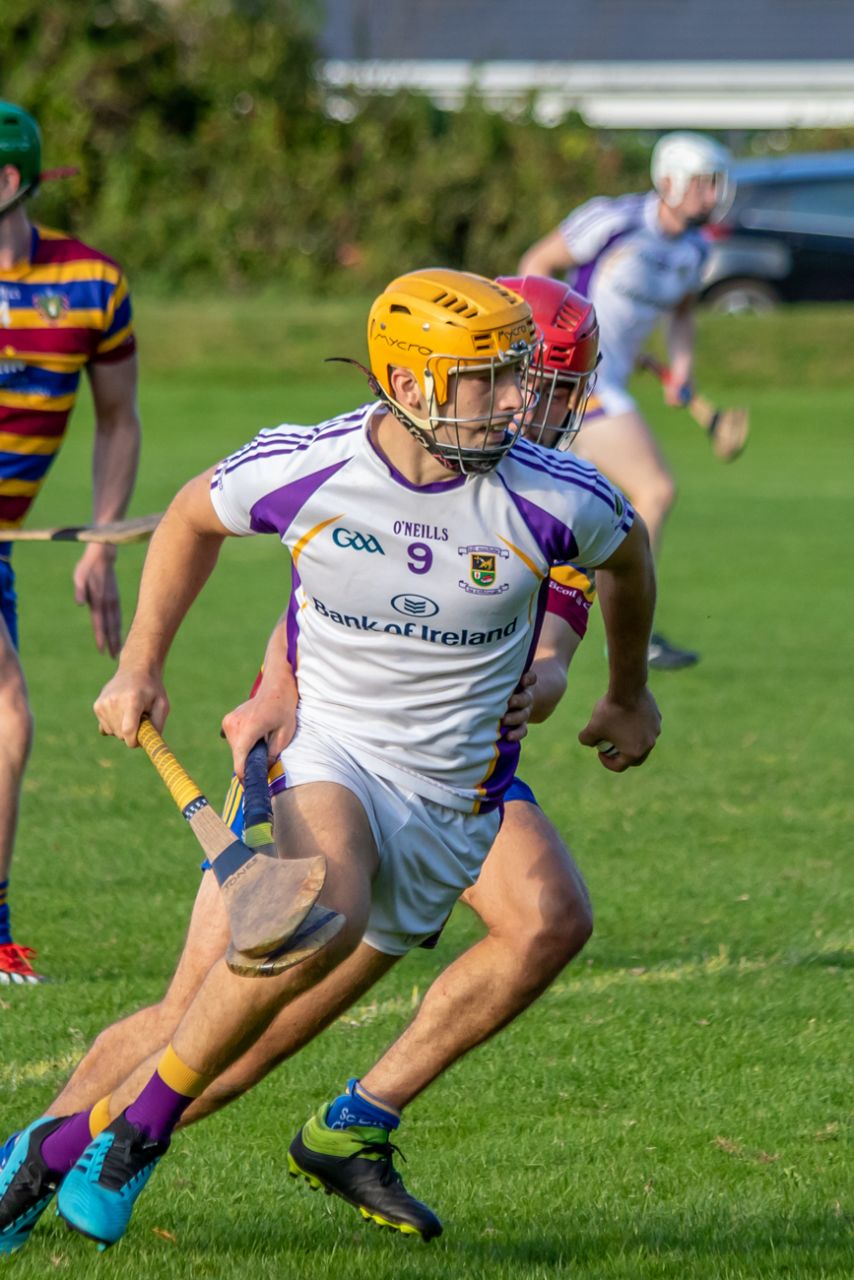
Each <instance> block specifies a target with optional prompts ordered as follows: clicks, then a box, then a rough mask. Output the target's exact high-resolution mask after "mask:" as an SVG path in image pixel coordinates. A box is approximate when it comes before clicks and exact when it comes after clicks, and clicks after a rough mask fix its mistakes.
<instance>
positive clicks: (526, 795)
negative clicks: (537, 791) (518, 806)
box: [504, 778, 540, 809]
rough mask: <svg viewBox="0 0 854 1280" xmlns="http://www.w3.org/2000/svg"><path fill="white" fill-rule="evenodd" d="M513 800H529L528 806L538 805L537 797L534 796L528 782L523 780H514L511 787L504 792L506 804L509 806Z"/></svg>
mask: <svg viewBox="0 0 854 1280" xmlns="http://www.w3.org/2000/svg"><path fill="white" fill-rule="evenodd" d="M511 800H527V802H528V804H536V805H537V808H538V809H539V807H540V806H539V805H538V804H537V797H536V796H535V795H534V793H533V791H532V790H531V788H530V787H529V786H528V784H527V782H523V781H522V779H521V778H514V779H513V781H512V782H511V783H510V786H509V787H508V788H507V790H506V791H505V792H504V803H505V804H509V803H510V801H511Z"/></svg>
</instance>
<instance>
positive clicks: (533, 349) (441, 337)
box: [368, 268, 540, 475]
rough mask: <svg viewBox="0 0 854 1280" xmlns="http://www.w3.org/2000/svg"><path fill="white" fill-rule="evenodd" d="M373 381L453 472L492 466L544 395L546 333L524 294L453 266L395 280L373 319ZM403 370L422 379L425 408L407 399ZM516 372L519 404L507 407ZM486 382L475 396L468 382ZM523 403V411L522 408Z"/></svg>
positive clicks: (376, 306) (370, 339) (465, 472)
mask: <svg viewBox="0 0 854 1280" xmlns="http://www.w3.org/2000/svg"><path fill="white" fill-rule="evenodd" d="M368 348H369V351H370V357H371V371H372V375H373V379H374V381H375V383H376V384H378V386H379V390H380V394H381V397H382V399H383V400H384V401H385V402H386V404H387V405H388V407H389V409H390V410H391V412H392V413H393V414H394V415H395V417H396V418H398V420H399V421H400V422H402V423H403V425H404V426H405V427H406V428H407V430H408V431H410V432H411V434H412V435H413V436H414V438H415V439H416V440H417V441H418V443H419V444H421V445H422V446H423V447H424V448H425V449H426V450H427V451H428V452H429V453H430V455H431V456H432V457H434V458H436V459H437V460H438V461H439V462H441V463H442V465H443V466H445V467H447V468H448V470H449V471H452V472H454V473H456V474H462V475H479V474H483V473H484V472H487V471H491V470H492V469H493V467H495V466H497V465H498V463H499V462H500V461H501V459H502V458H503V457H504V455H505V454H506V453H507V452H508V451H509V450H510V449H511V448H512V447H513V444H514V443H515V441H516V439H517V438H518V436H519V433H520V431H521V430H522V427H523V425H524V418H525V415H526V413H527V412H528V411H529V409H530V408H531V407H532V405H533V404H534V403H535V401H536V391H535V385H536V378H537V372H538V366H537V364H536V361H537V356H538V353H539V350H540V338H539V334H538V333H537V330H536V328H535V326H534V323H533V320H532V319H531V309H530V307H529V305H528V304H527V302H525V301H524V300H523V299H522V298H520V297H519V295H518V294H517V293H514V292H511V291H510V290H509V289H507V288H504V287H502V286H500V285H498V284H496V283H495V281H492V280H487V279H485V278H484V277H482V276H476V275H471V274H469V273H468V272H464V271H451V270H448V269H445V268H429V269H427V270H424V271H413V272H410V274H409V275H406V276H401V277H399V278H398V279H397V280H394V281H392V283H391V284H390V285H389V286H388V288H387V289H386V290H385V292H384V293H382V294H381V295H380V297H379V298H377V299H376V301H375V303H374V305H373V307H372V308H371V314H370V316H369V319H368ZM396 368H403V369H406V370H407V371H408V372H410V373H411V374H412V376H413V377H414V378H415V379H416V381H417V383H418V386H419V388H420V390H421V392H422V396H423V399H424V402H425V403H424V410H423V411H422V412H419V411H418V410H414V409H413V408H412V406H411V405H404V404H402V403H401V402H400V401H399V400H398V399H397V396H396V393H395V390H394V386H393V380H392V379H393V373H394V370H395V369H396ZM508 371H512V372H513V373H514V374H515V376H516V378H517V385H518V389H519V397H520V398H519V400H517V403H516V404H515V405H514V406H513V407H512V408H502V407H500V405H499V387H498V382H499V379H500V378H501V377H502V375H503V374H505V373H507V372H508ZM475 377H476V378H478V379H480V380H482V384H481V387H480V388H479V390H480V392H481V393H482V394H480V395H474V396H473V395H472V394H470V393H469V392H468V391H467V390H466V388H467V386H470V385H471V384H470V383H469V382H468V380H469V379H473V378H475ZM520 406H521V407H520Z"/></svg>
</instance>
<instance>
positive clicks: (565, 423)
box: [496, 276, 599, 449]
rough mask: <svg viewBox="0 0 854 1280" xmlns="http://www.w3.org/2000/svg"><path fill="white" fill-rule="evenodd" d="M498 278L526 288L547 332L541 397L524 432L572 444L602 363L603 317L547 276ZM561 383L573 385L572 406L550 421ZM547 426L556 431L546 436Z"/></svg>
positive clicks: (553, 442) (522, 291)
mask: <svg viewBox="0 0 854 1280" xmlns="http://www.w3.org/2000/svg"><path fill="white" fill-rule="evenodd" d="M496 283H497V284H500V285H503V286H504V287H505V288H507V289H512V290H513V291H514V293H518V294H521V296H522V297H523V298H524V299H525V301H526V302H527V303H528V305H529V306H530V308H531V311H532V313H533V316H534V324H535V325H536V326H537V328H538V329H539V331H540V333H541V334H542V338H543V345H542V357H541V359H542V386H541V390H540V400H539V404H538V406H537V408H536V409H535V410H534V414H533V416H532V417H529V419H528V422H527V424H526V428H525V434H526V436H528V438H529V439H532V440H534V441H536V442H537V443H538V444H539V443H548V444H551V445H553V446H556V447H557V448H559V449H568V448H569V446H570V444H571V443H572V440H573V438H574V436H575V435H576V434H577V432H578V428H579V427H580V426H581V420H582V418H583V417H584V410H585V408H586V406H587V397H588V396H589V395H590V392H591V390H592V388H593V383H594V381H595V375H596V366H597V365H598V363H599V322H598V320H597V319H596V312H595V310H594V308H593V304H592V302H590V301H589V300H588V299H587V298H585V297H583V295H582V294H580V293H577V292H576V291H575V289H571V288H570V286H569V285H568V284H565V283H564V282H563V281H562V280H554V279H552V278H550V277H548V276H524V277H522V276H499V277H498V279H497V281H496ZM559 387H562V388H564V389H566V388H569V389H570V394H569V398H568V401H567V411H566V414H565V416H564V418H563V420H562V421H559V422H557V423H554V422H548V421H547V419H548V418H549V414H550V410H551V408H552V404H553V402H554V399H555V394H556V392H557V390H558V388H559ZM552 417H554V414H552ZM546 431H549V432H550V433H551V435H550V436H546V438H545V439H543V437H544V435H545V433H546Z"/></svg>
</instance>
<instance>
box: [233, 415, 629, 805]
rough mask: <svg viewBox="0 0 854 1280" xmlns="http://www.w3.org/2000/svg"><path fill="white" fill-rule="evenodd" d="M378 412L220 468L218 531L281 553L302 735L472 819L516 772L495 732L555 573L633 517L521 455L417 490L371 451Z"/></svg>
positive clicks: (611, 543) (552, 459) (265, 442)
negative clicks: (267, 539)
mask: <svg viewBox="0 0 854 1280" xmlns="http://www.w3.org/2000/svg"><path fill="white" fill-rule="evenodd" d="M378 411H379V412H381V411H382V406H381V405H379V404H373V405H366V406H364V407H362V408H361V409H358V410H356V411H355V412H353V413H348V414H344V415H342V416H341V417H338V418H333V419H331V420H330V421H328V422H324V423H321V424H320V426H312V427H305V426H280V427H276V428H274V429H272V430H267V431H262V432H261V433H260V434H259V435H258V436H257V437H256V438H255V439H254V440H253V441H251V442H250V443H249V444H247V445H246V446H245V447H244V448H242V449H240V450H238V451H237V452H236V453H234V454H232V455H231V457H229V458H226V459H225V461H224V462H222V463H220V465H219V467H218V468H217V470H216V473H215V475H214V477H213V481H212V484H211V498H212V501H213V505H214V509H215V510H216V513H217V515H218V516H219V518H220V520H221V521H222V522H223V524H224V525H225V526H226V527H227V528H228V529H230V530H232V531H233V532H234V533H236V534H241V535H242V534H251V533H271V534H275V535H276V536H277V537H279V538H280V539H281V541H282V542H283V543H284V544H285V546H286V547H287V548H288V550H289V551H290V553H291V561H292V574H291V579H292V580H291V597H290V604H289V609H288V622H287V634H288V656H289V658H290V661H291V665H292V666H293V668H294V669H295V671H296V673H297V681H298V686H299V696H300V704H299V717H300V724H306V725H311V726H317V727H319V728H321V729H323V730H325V731H326V732H328V733H331V734H332V735H334V737H335V739H336V740H338V741H340V742H341V743H342V744H343V745H344V746H345V747H346V748H347V750H348V751H350V752H351V754H352V755H353V756H354V757H355V758H356V759H357V760H359V761H360V762H362V763H363V764H364V765H365V767H366V768H369V769H371V770H372V771H373V772H375V773H377V774H379V775H380V776H381V777H384V778H387V779H389V780H390V781H393V782H395V783H397V784H398V785H401V786H405V787H408V788H409V789H410V790H411V791H414V792H415V793H416V794H418V795H421V796H426V797H428V798H430V799H433V800H436V801H438V802H439V803H441V804H445V805H448V806H450V807H451V808H455V809H460V810H462V811H464V812H469V813H471V812H479V811H485V809H486V808H487V807H489V808H492V807H494V806H495V804H496V803H498V802H500V800H501V797H502V796H503V794H504V791H505V789H506V788H507V786H508V785H509V783H510V781H511V780H512V777H513V774H514V772H515V769H516V761H517V759H518V754H519V748H518V744H514V743H510V742H507V741H506V739H505V736H504V734H503V732H502V729H501V724H500V722H501V719H502V717H503V715H504V713H505V711H506V709H507V701H508V699H509V697H510V695H511V694H512V693H513V691H514V689H515V688H516V686H517V684H518V682H519V679H520V677H521V676H522V674H523V672H524V671H525V669H526V668H527V666H528V665H529V663H530V661H531V658H532V656H533V650H534V647H535V643H536V637H537V634H538V631H539V624H540V622H541V619H542V615H543V612H544V610H545V602H546V596H547V584H548V574H549V568H550V566H551V565H553V564H566V563H570V562H575V563H581V564H584V565H589V566H590V567H594V566H596V565H598V564H601V563H602V561H603V560H606V559H607V558H608V557H609V556H610V555H611V554H612V552H613V551H614V550H615V549H616V548H617V546H618V545H619V544H620V543H621V542H622V540H623V538H624V537H625V536H626V534H627V532H628V530H629V528H630V527H631V523H632V520H633V518H634V515H633V512H632V510H631V508H630V507H629V506H628V504H627V503H626V502H625V499H623V497H622V496H621V495H620V494H619V493H618V492H617V491H616V490H615V489H614V488H613V487H612V485H611V484H610V483H609V482H608V481H607V480H605V479H604V477H602V476H601V475H600V474H599V473H598V472H597V471H596V470H595V468H594V467H592V466H591V465H590V464H589V463H586V462H583V461H581V460H580V459H575V458H572V457H571V456H569V455H567V454H565V453H553V452H550V451H548V450H545V449H541V448H540V447H539V446H537V445H533V444H529V443H528V442H527V441H525V440H519V441H518V442H517V443H516V445H515V446H514V448H513V449H512V451H511V452H510V453H509V454H508V455H507V456H506V457H505V458H504V459H503V460H502V461H501V463H500V464H499V466H498V467H496V468H495V470H493V471H491V472H489V473H488V474H487V475H483V476H457V477H454V478H451V479H449V480H446V481H441V482H439V483H435V484H428V485H425V486H422V487H416V486H413V485H412V484H410V483H409V482H408V481H407V480H406V479H405V478H404V477H403V476H402V475H400V474H399V473H398V472H396V471H395V470H394V469H393V468H392V467H391V466H390V464H389V463H388V462H387V461H386V460H385V459H384V457H383V456H382V455H381V454H380V453H379V452H378V451H377V450H376V448H375V446H374V444H373V442H372V440H371V437H370V433H369V430H368V427H369V422H370V419H371V417H372V415H373V414H374V413H376V412H378ZM541 588H544V589H542V590H541Z"/></svg>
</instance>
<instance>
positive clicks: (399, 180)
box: [0, 0, 854, 289]
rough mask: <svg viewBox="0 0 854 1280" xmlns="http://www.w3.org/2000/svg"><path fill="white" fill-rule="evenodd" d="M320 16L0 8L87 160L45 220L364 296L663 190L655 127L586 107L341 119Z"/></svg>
mask: <svg viewBox="0 0 854 1280" xmlns="http://www.w3.org/2000/svg"><path fill="white" fill-rule="evenodd" d="M320 21H321V5H320V0H317V2H315V0H168V2H167V0H163V2H157V0H51V3H50V4H49V5H45V4H44V3H43V0H3V5H2V7H1V8H0V93H2V96H4V97H6V98H9V99H12V100H13V101H17V102H20V103H22V104H23V105H25V106H26V107H27V108H28V109H29V110H31V111H33V113H34V114H35V115H36V116H37V118H38V119H39V121H40V123H41V125H42V128H43V132H44V135H45V157H44V159H45V165H46V166H51V167H52V166H54V165H59V164H77V165H79V166H80V169H81V173H80V176H79V177H77V178H74V179H72V180H70V181H66V182H61V183H52V184H49V185H46V186H45V188H44V189H43V191H42V193H41V194H40V195H39V197H38V199H37V202H36V203H35V204H34V205H33V212H34V216H35V217H36V218H38V219H40V220H42V221H44V222H46V223H48V224H49V225H56V226H64V227H69V228H71V229H73V230H75V231H76V232H77V233H78V234H81V235H83V236H84V237H86V238H87V239H89V240H91V241H93V242H94V243H96V244H97V245H98V246H99V247H102V248H104V249H106V250H107V251H109V252H111V253H113V254H115V255H116V256H117V257H119V258H120V259H121V261H122V263H123V264H124V265H125V267H126V269H127V270H128V272H129V273H130V275H131V276H132V277H133V279H134V282H135V283H139V282H140V281H141V280H144V281H145V282H146V284H147V285H155V286H157V287H160V288H177V287H179V286H180V287H182V288H186V287H187V286H192V287H199V286H204V287H209V286H215V287H217V288H222V287H226V288H235V287H244V286H252V287H258V286H261V285H264V284H267V283H269V282H271V281H276V282H277V283H279V282H286V283H291V284H303V285H310V286H312V287H314V288H316V287H318V286H321V287H322V286H323V285H326V284H329V283H331V282H333V281H334V283H335V287H336V288H340V287H341V286H342V284H343V285H345V286H347V287H352V288H356V289H358V288H363V287H373V286H374V285H377V284H379V283H382V282H383V281H384V280H387V279H388V278H389V276H390V275H393V274H394V273H395V272H397V271H400V270H403V269H406V268H408V267H409V266H412V265H415V264H419V263H420V264H423V263H427V262H442V263H444V264H447V265H452V266H466V267H468V268H470V269H472V270H476V271H483V272H486V273H487V274H491V273H497V272H500V271H508V270H512V269H513V268H514V267H515V264H516V262H517V260H518V257H519V255H520V253H521V252H522V250H523V249H524V248H525V247H526V246H527V245H528V244H529V243H530V242H531V241H532V240H533V239H535V238H536V237H537V236H539V235H541V234H542V233H544V232H545V231H547V230H549V229H550V228H551V227H552V226H554V225H555V224H556V223H557V221H558V220H559V219H560V218H561V217H562V216H563V215H564V214H565V213H566V212H567V211H568V210H569V209H571V208H572V207H573V206H574V205H576V204H579V203H580V202H581V201H583V200H585V199H586V198H588V197H589V196H591V195H593V194H594V193H600V194H615V193H618V192H622V191H630V190H638V189H643V188H644V186H645V185H646V177H647V163H648V154H649V146H650V143H651V142H652V141H653V139H654V135H650V134H646V135H643V134H636V133H632V132H630V131H622V132H617V133H603V132H597V131H595V130H593V129H591V128H589V127H588V126H587V125H585V124H584V123H583V121H582V120H581V119H580V118H579V117H577V116H570V117H568V118H567V119H566V120H565V121H563V122H562V123H561V124H560V125H559V126H558V127H556V128H547V127H545V126H543V125H540V124H538V123H537V122H536V121H535V120H534V118H533V114H532V112H531V110H522V111H521V112H519V113H518V115H517V117H516V118H514V119H507V118H505V117H504V116H502V115H498V114H496V113H494V112H491V111H488V110H487V109H486V108H485V107H484V106H483V104H482V103H481V102H480V101H478V99H477V98H475V97H472V98H471V99H470V100H469V101H468V102H467V104H466V105H465V107H464V108H463V109H462V110H460V111H458V112H447V111H442V110H439V109H438V108H437V107H435V106H434V105H433V104H432V103H431V102H430V101H429V100H427V99H426V98H424V97H420V96H418V95H415V94H408V93H399V94H397V95H395V96H393V97H376V98H365V99H360V100H358V101H357V102H355V103H354V104H353V105H355V106H356V108H357V111H356V114H355V118H354V119H353V120H352V121H350V122H349V123H343V122H342V121H340V120H335V119H331V118H330V116H329V115H328V114H327V113H326V112H325V111H324V109H323V95H322V93H321V90H320V87H319V84H318V81H317V78H316V66H317V59H318V53H317V44H316V33H317V31H318V29H319V25H320ZM772 141H773V142H775V143H776V144H777V145H778V146H779V145H780V143H781V139H780V138H775V139H772ZM790 141H791V139H788V138H783V139H782V143H783V145H785V144H786V143H788V142H790ZM852 141H854V131H848V133H845V132H844V131H838V130H837V131H824V132H821V133H811V134H803V133H802V134H800V135H799V136H798V138H797V145H798V146H803V147H809V148H812V147H829V146H838V145H850V144H851V143H852ZM742 142H743V143H744V145H748V144H750V143H751V142H752V145H753V147H754V149H756V147H757V146H758V147H760V148H761V147H762V146H765V145H767V142H768V139H767V137H765V138H758V139H756V138H754V139H743V140H742Z"/></svg>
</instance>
